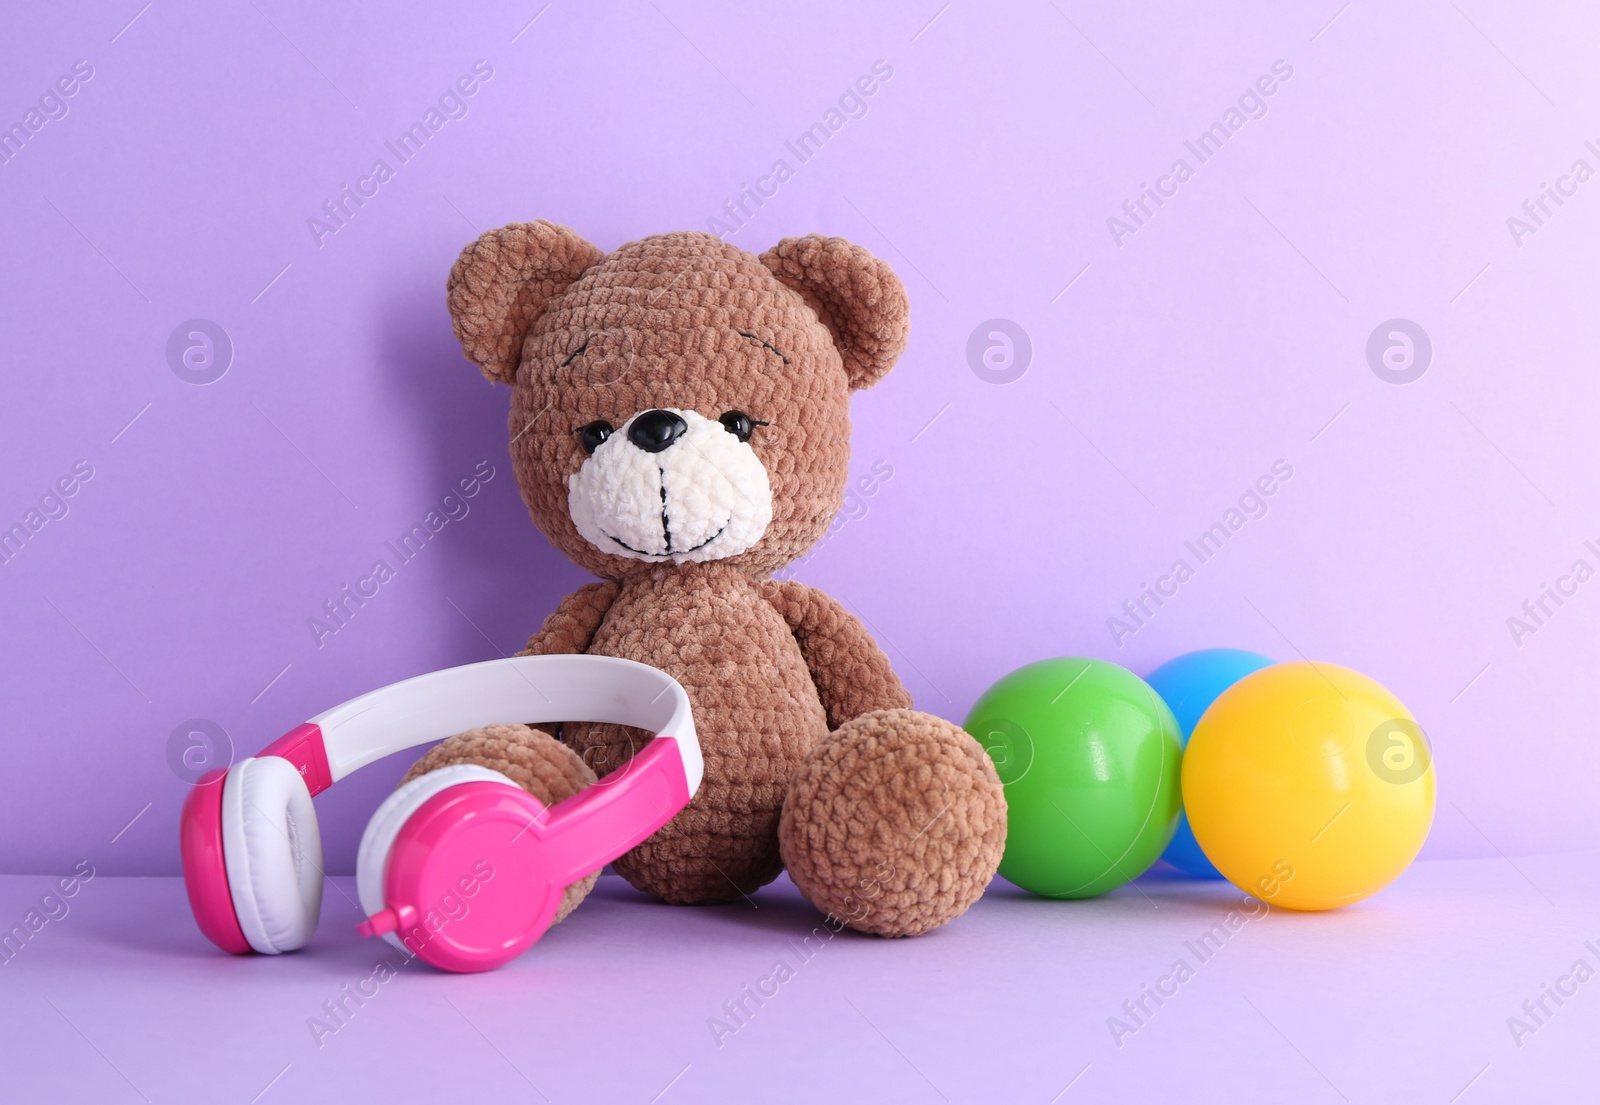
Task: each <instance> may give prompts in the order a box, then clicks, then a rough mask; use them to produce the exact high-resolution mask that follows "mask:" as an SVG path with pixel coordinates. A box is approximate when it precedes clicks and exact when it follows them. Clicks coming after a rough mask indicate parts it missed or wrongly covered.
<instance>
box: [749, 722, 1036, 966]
mask: <svg viewBox="0 0 1600 1105" xmlns="http://www.w3.org/2000/svg"><path fill="white" fill-rule="evenodd" d="M778 840H779V847H780V849H781V851H782V855H783V862H784V865H785V866H786V867H788V869H789V877H790V878H792V879H793V880H794V882H795V885H796V886H798V887H799V888H800V892H801V893H802V894H804V895H805V896H806V898H807V900H809V901H810V902H811V904H812V905H814V906H816V907H817V908H818V909H820V910H822V911H823V912H825V913H828V914H830V915H832V916H833V917H836V918H838V920H839V921H841V922H843V923H844V924H847V925H849V926H850V927H851V928H853V929H856V930H857V931H859V932H869V933H874V934H876V935H878V936H917V935H919V934H921V933H924V932H927V931H928V930H929V929H935V928H938V927H939V926H940V925H942V924H944V923H945V922H947V921H950V920H953V919H954V918H956V917H959V916H960V915H961V914H962V913H963V912H965V910H966V908H967V907H968V906H969V905H971V904H972V903H973V902H975V901H977V900H978V897H979V896H980V895H981V894H982V893H983V891H984V888H985V887H987V886H988V885H989V880H990V879H992V878H993V877H994V873H995V869H996V868H997V867H999V865H1000V854H1001V852H1002V851H1004V849H1005V842H1006V800H1005V794H1004V792H1003V791H1002V789H1001V786H1000V777H999V776H998V775H996V774H995V769H994V764H992V763H991V762H990V761H989V757H988V755H987V754H986V753H985V752H984V750H983V747H982V746H981V745H979V744H978V742H977V741H975V740H973V739H972V737H970V736H968V735H967V733H966V732H964V731H963V730H962V729H960V728H958V727H957V726H955V725H953V724H951V723H950V722H948V721H945V720H943V719H942V718H937V717H933V716H932V715H930V714H922V713H918V712H917V711H915V710H875V711H873V712H872V713H869V714H863V715H862V716H861V717H858V718H856V719H855V720H853V721H849V722H846V723H845V724H844V725H841V726H840V727H839V728H838V729H836V730H835V731H834V732H833V733H832V734H831V735H830V736H829V737H828V739H827V740H825V741H824V742H823V743H822V744H821V745H819V746H818V747H817V748H816V749H815V750H814V751H813V752H812V753H811V755H810V756H809V757H807V759H806V761H805V762H804V763H803V764H802V765H801V767H800V770H799V771H798V772H797V773H796V775H795V777H794V780H793V781H792V782H791V783H790V785H789V793H788V796H787V797H786V798H785V800H784V804H783V816H782V818H781V820H780V822H779V827H778Z"/></svg>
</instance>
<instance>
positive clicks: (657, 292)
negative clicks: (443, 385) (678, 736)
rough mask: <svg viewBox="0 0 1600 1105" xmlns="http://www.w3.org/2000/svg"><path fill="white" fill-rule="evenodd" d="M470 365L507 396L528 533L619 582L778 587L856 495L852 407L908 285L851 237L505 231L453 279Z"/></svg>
mask: <svg viewBox="0 0 1600 1105" xmlns="http://www.w3.org/2000/svg"><path fill="white" fill-rule="evenodd" d="M449 304H450V314H451V318H452V319H453V321H454V325H455V332H456V337H457V338H459V339H460V340H461V345H462V348H463V349H464V350H465V352H466V355H467V359H468V360H470V361H472V362H473V363H475V364H476V365H478V367H479V368H481V369H482V370H483V373H484V375H485V376H487V377H488V378H489V379H491V380H497V381H500V382H502V383H506V384H510V385H511V387H512V398H511V420H510V433H511V457H512V463H513V468H514V470H515V472H516V476H517V483H518V485H519V486H520V487H521V489H522V497H523V500H524V501H525V502H526V503H527V505H528V510H529V512H530V513H531V514H532V515H533V520H534V522H535V523H536V524H537V525H538V526H539V528H540V529H541V530H543V531H544V533H545V535H546V536H547V537H549V539H550V541H551V543H552V544H554V545H555V546H556V547H557V548H558V549H560V550H561V551H562V552H564V553H566V555H567V556H568V557H570V558H571V559H572V560H573V562H574V563H576V564H578V565H579V566H581V567H583V568H586V569H588V570H589V571H591V572H593V573H594V574H596V575H598V576H603V577H606V578H611V579H620V578H623V577H625V576H627V575H629V574H631V573H635V572H639V571H649V570H651V569H652V567H653V566H655V565H663V564H672V565H683V564H692V563H705V562H709V561H718V562H725V563H727V564H729V565H731V566H734V567H737V568H739V569H740V570H742V571H746V572H749V573H752V574H762V575H764V574H767V573H770V572H772V571H774V570H776V569H777V568H780V567H782V566H783V565H785V564H787V563H789V562H790V561H792V560H794V559H795V558H796V557H798V556H800V555H801V554H802V553H804V552H805V551H806V550H807V549H808V548H810V547H811V545H812V544H814V543H815V542H816V541H817V540H818V538H820V537H821V536H822V534H823V533H824V532H825V531H826V529H827V526H828V523H829V521H830V520H831V519H832V518H833V516H834V514H835V513H836V512H837V511H838V509H839V507H840V504H841V502H842V501H843V495H844V487H845V481H846V478H847V475H848V471H847V470H848V465H849V460H850V409H849V398H850V393H851V392H852V391H854V390H855V389H857V388H864V387H869V386H871V385H872V384H874V383H876V382H877V381H878V380H879V379H881V378H882V377H883V376H884V374H885V373H887V372H888V371H889V369H890V368H892V367H893V366H894V362H895V360H896V358H898V357H899V356H900V354H901V352H902V351H903V350H904V349H905V345H906V337H907V334H908V331H909V318H908V314H909V311H908V306H907V303H906V293H905V288H904V287H903V286H902V285H901V283H900V280H899V278H898V277H896V276H895V274H894V272H893V271H892V270H891V269H890V268H889V266H888V265H886V264H885V263H884V262H882V261H880V260H878V259H877V258H875V257H873V256H872V255H871V254H870V253H868V252H867V251H866V250H864V249H862V248H861V247H860V246H854V245H851V244H850V243H849V242H846V241H845V240H843V239H842V238H826V237H823V236H821V235H815V234H813V235H809V236H807V237H804V238H786V239H784V240H783V241H781V242H779V243H778V244H777V245H776V246H774V247H773V248H772V249H769V250H768V251H767V252H765V253H763V254H762V255H761V256H759V257H757V256H755V255H753V254H750V253H746V252H745V251H743V250H741V249H739V248H737V247H736V246H732V245H729V244H728V243H726V242H724V241H722V240H721V239H719V238H717V237H716V236H714V235H711V234H704V233H696V232H689V231H681V232H676V233H671V234H659V235H656V236H654V237H650V238H644V239H641V240H640V241H637V242H632V243H630V244H628V245H625V246H623V247H622V248H620V249H618V250H617V251H616V252H614V253H610V254H606V253H602V252H601V251H600V250H599V249H597V248H596V247H594V246H593V245H591V244H589V243H588V242H586V241H584V240H583V239H582V238H581V237H579V236H578V235H577V234H575V233H574V232H573V231H571V230H569V229H567V228H566V227H563V226H556V225H554V224H552V223H548V222H544V221H542V220H541V221H538V222H531V223H515V224H513V225H511V226H506V227H502V228H501V229H499V230H492V231H490V232H489V233H487V234H485V235H483V236H482V237H480V238H479V239H478V240H477V241H476V242H474V243H473V244H471V245H469V246H468V247H467V248H466V249H465V250H463V251H462V253H461V257H460V258H459V259H458V260H457V261H456V264H455V267H454V268H453V269H452V270H451V272H450V281H449Z"/></svg>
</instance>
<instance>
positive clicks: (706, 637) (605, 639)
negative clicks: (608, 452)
mask: <svg viewBox="0 0 1600 1105" xmlns="http://www.w3.org/2000/svg"><path fill="white" fill-rule="evenodd" d="M536 640H537V638H536ZM532 644H533V642H530V646H531V645H532ZM585 651H587V652H591V653H595V654H597V655H601V656H618V657H621V658H622V659H624V660H637V661H638V662H639V663H641V664H649V665H651V666H652V667H657V668H660V669H661V670H662V671H666V672H670V673H671V674H672V676H673V677H674V678H675V679H677V680H678V682H680V683H682V684H683V685H684V686H686V687H694V688H695V693H694V696H693V702H694V720H695V730H696V731H697V732H698V733H699V735H700V747H701V751H702V752H703V753H704V755H705V764H706V774H705V780H704V782H702V783H701V784H700V793H699V795H698V796H697V797H696V799H695V804H694V806H693V807H692V808H691V809H689V810H685V811H684V812H683V813H682V814H680V815H679V816H678V817H677V818H675V819H674V820H673V822H672V824H671V825H670V826H668V828H667V829H665V830H663V831H662V832H660V833H657V834H656V835H655V836H654V837H652V838H651V839H650V840H648V841H646V842H645V843H644V844H642V845H640V846H639V847H638V848H636V849H634V850H633V851H632V852H630V853H628V854H627V855H626V856H624V857H623V858H622V859H620V860H618V861H617V864H616V868H617V871H618V872H619V873H620V874H622V875H623V876H624V877H625V878H627V880H628V881H629V882H631V883H633V885H634V886H637V887H638V888H639V889H640V890H644V891H646V892H648V893H650V894H654V895H656V896H657V897H659V898H662V899H664V900H666V901H669V902H719V901H729V900H732V899H737V898H739V897H740V896H741V895H744V894H750V893H753V892H754V891H755V890H756V889H757V888H758V887H760V886H763V885H765V884H766V883H769V882H771V881H772V880H773V879H775V878H777V876H778V872H779V871H781V870H782V869H783V861H782V860H781V859H779V857H778V815H779V813H780V812H781V811H782V809H783V797H784V794H785V793H786V792H787V791H788V789H789V781H790V779H792V778H793V777H794V774H795V772H796V771H798V770H799V768H800V764H801V762H802V761H803V760H804V759H805V757H806V756H807V755H809V754H810V752H811V750H812V749H813V748H815V747H816V746H817V745H818V744H819V743H820V742H821V741H822V739H823V738H824V737H826V736H827V735H828V720H827V715H826V714H825V713H824V711H823V709H822V701H821V699H820V698H818V696H817V689H816V685H815V683H814V682H813V681H812V678H811V672H810V670H809V669H808V668H807V667H806V662H805V658H804V657H803V656H802V655H801V654H800V646H799V644H798V643H796V641H795V638H794V634H793V633H792V632H791V631H790V629H789V626H788V624H787V623H786V622H785V621H784V620H783V617H782V615H780V614H779V613H778V611H777V610H776V609H775V608H774V607H773V605H772V604H771V602H769V601H768V600H767V598H766V597H765V596H764V595H762V593H761V590H760V587H759V586H758V585H757V583H756V582H755V581H754V580H751V579H750V578H749V577H748V576H746V575H744V574H743V573H742V572H738V571H735V570H732V569H728V568H725V567H721V566H719V565H716V564H705V565H694V566H692V567H691V568H688V569H676V568H674V569H669V570H665V571H659V572H651V573H647V574H644V575H641V576H636V577H633V578H630V579H629V580H627V581H626V582H625V583H623V584H622V585H621V587H620V589H618V591H617V593H616V596H615V599H614V600H613V601H612V604H611V606H610V608H609V609H608V610H607V611H606V613H605V617H604V618H603V620H602V621H601V622H600V625H599V627H598V628H597V629H596V631H595V635H594V639H593V641H591V643H590V644H589V647H588V648H587V649H586V650H585ZM753 689H754V690H753ZM562 737H563V739H564V740H565V741H566V743H567V744H568V745H569V746H571V747H572V749H573V750H574V751H575V752H577V753H578V754H579V755H580V756H582V757H583V759H584V762H586V763H587V764H589V766H590V767H592V768H593V769H594V771H595V773H596V774H598V775H602V776H603V775H605V774H607V773H608V772H610V771H612V770H614V769H616V767H618V766H619V765H620V764H621V763H623V762H624V761H625V760H626V759H627V758H628V756H630V755H632V753H633V751H634V750H635V749H636V748H637V747H638V742H639V738H640V734H639V732H638V731H637V730H631V729H624V728H622V727H620V726H615V725H587V724H576V725H575V724H568V725H565V726H563V727H562Z"/></svg>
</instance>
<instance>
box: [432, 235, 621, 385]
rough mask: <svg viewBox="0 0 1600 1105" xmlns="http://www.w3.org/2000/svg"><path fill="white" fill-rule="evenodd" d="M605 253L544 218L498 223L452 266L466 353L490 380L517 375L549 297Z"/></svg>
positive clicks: (453, 300) (453, 312)
mask: <svg viewBox="0 0 1600 1105" xmlns="http://www.w3.org/2000/svg"><path fill="white" fill-rule="evenodd" d="M604 256H605V254H603V253H602V252H601V251H600V250H599V249H598V248H597V247H595V246H593V245H591V244H590V243H588V242H586V241H584V240H583V239H582V238H581V237H579V236H578V234H577V233H575V232H574V231H572V230H569V229H567V228H566V227H564V226H557V225H556V224H555V223H551V222H546V221H545V220H543V219H538V220H536V221H534V222H531V223H512V224H511V225H510V226H503V227H501V228H500V229H499V230H491V231H489V232H488V233H487V234H484V235H483V236H482V237H480V238H479V239H478V240H477V241H476V242H473V243H472V244H471V245H469V246H468V247H467V248H466V249H464V250H462V251H461V256H460V257H458V258H456V263H455V265H454V266H452V267H451V269H450V281H449V283H448V285H447V286H446V287H447V291H448V300H449V304H450V320H451V323H452V325H453V326H454V327H455V332H456V337H457V338H458V339H459V340H460V342H461V349H462V351H463V352H465V353H466V355H467V360H469V361H471V362H472V363H473V364H475V365H477V366H478V367H479V368H481V369H482V370H483V374H484V375H485V376H487V377H488V378H489V379H491V380H498V381H500V382H501V383H502V384H509V383H511V381H512V380H513V379H514V378H515V377H516V374H517V363H518V361H519V360H520V359H521V357H522V341H523V339H524V338H525V337H527V335H528V331H529V329H531V328H532V326H533V324H534V322H535V321H536V320H537V319H538V317H539V316H540V315H541V314H543V313H544V308H545V304H546V303H548V302H549V301H550V299H551V298H552V297H554V296H556V295H559V294H560V293H561V291H562V290H563V289H564V288H566V286H567V285H568V284H571V283H572V282H573V281H574V280H576V279H577V278H578V277H579V276H581V275H582V274H583V272H584V270H585V269H587V268H589V267H590V266H592V265H593V264H594V263H595V262H597V261H599V260H600V258H601V257H604Z"/></svg>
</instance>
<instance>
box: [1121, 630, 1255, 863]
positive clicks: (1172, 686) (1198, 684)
mask: <svg viewBox="0 0 1600 1105" xmlns="http://www.w3.org/2000/svg"><path fill="white" fill-rule="evenodd" d="M1274 663H1276V661H1274V660H1269V659H1267V658H1266V657H1265V656H1262V655H1260V654H1258V653H1254V652H1245V651H1244V650H1242V649H1237V648H1203V649H1200V650H1199V651H1198V652H1186V653H1184V654H1183V655H1182V656H1179V657H1178V658H1177V659H1175V660H1168V661H1167V662H1166V663H1165V664H1162V665H1161V666H1160V667H1159V668H1157V669H1156V670H1155V671H1153V672H1151V673H1150V674H1149V675H1148V676H1146V677H1145V682H1146V683H1149V684H1150V686H1151V687H1152V688H1154V689H1155V692H1156V694H1158V695H1160V696H1161V698H1162V700H1163V701H1165V702H1166V704H1167V706H1168V707H1170V708H1171V710H1172V715H1173V716H1174V717H1176V718H1177V719H1178V740H1179V741H1180V742H1181V743H1182V744H1183V745H1184V746H1187V745H1188V743H1189V734H1190V733H1193V732H1194V727H1195V723H1196V722H1198V721H1199V720H1200V715H1201V714H1203V713H1205V712H1206V708H1207V707H1208V706H1210V705H1211V704H1212V703H1213V702H1215V701H1216V699H1217V696H1218V695H1220V694H1221V693H1222V692H1223V691H1225V690H1227V689H1228V688H1229V687H1231V686H1233V685H1234V684H1235V683H1237V682H1238V681H1239V680H1241V679H1243V678H1244V677H1245V676H1247V675H1249V674H1250V673H1251V672H1253V671H1260V670H1261V669H1262V668H1265V667H1271V666H1272V665H1273V664H1274ZM1161 858H1162V859H1164V860H1166V861H1167V862H1168V863H1170V864H1172V866H1174V867H1176V868H1178V869H1179V870H1182V871H1187V872H1188V873H1189V874H1191V875H1198V876H1200V877H1201V878H1207V879H1220V878H1222V872H1221V871H1218V870H1217V869H1216V867H1215V866H1214V865H1213V864H1212V862H1211V861H1210V860H1209V859H1207V858H1206V854H1205V853H1204V852H1202V851H1201V850H1200V843H1199V842H1198V841H1197V840H1195V838H1194V830H1193V829H1191V828H1189V817H1188V815H1187V814H1179V815H1178V830H1177V832H1175V833H1173V834H1172V843H1171V844H1168V845H1167V850H1166V851H1165V852H1162V853H1161Z"/></svg>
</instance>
